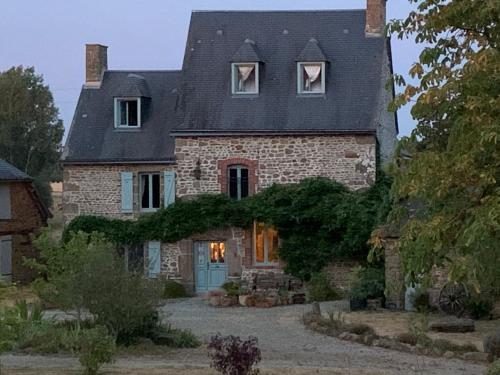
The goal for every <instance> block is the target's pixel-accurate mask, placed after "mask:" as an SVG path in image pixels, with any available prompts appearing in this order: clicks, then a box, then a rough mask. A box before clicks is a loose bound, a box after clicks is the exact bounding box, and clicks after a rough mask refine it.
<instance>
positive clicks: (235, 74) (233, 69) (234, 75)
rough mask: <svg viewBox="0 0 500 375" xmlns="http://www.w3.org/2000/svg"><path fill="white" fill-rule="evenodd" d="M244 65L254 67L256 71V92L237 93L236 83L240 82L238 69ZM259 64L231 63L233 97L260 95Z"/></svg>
mask: <svg viewBox="0 0 500 375" xmlns="http://www.w3.org/2000/svg"><path fill="white" fill-rule="evenodd" d="M242 65H253V66H254V71H255V91H237V90H236V82H237V80H238V67H239V66H242ZM259 86H260V81H259V63H258V62H247V63H231V92H232V93H233V95H258V94H259Z"/></svg>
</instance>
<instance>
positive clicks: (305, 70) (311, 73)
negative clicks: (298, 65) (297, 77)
mask: <svg viewBox="0 0 500 375" xmlns="http://www.w3.org/2000/svg"><path fill="white" fill-rule="evenodd" d="M301 72H302V91H305V92H322V80H323V71H322V69H321V65H318V64H308V65H302V70H301Z"/></svg>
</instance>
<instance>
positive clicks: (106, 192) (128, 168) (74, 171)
mask: <svg viewBox="0 0 500 375" xmlns="http://www.w3.org/2000/svg"><path fill="white" fill-rule="evenodd" d="M173 169H174V167H173V166H172V165H165V164H118V165H107V164H105V165H70V164H67V165H65V166H64V184H63V215H64V223H66V224H67V223H69V222H70V221H71V220H72V219H74V218H75V217H77V216H79V215H97V216H106V217H112V218H120V219H134V218H136V217H137V216H138V215H139V214H140V212H139V182H138V181H139V173H160V175H161V174H163V172H164V171H167V170H173ZM121 172H133V173H134V181H133V185H134V195H133V197H134V210H133V213H131V214H130V213H122V212H121ZM160 184H161V185H160V202H163V178H160Z"/></svg>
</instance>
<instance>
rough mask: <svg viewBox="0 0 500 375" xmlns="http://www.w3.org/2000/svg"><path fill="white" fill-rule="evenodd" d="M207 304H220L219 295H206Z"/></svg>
mask: <svg viewBox="0 0 500 375" xmlns="http://www.w3.org/2000/svg"><path fill="white" fill-rule="evenodd" d="M208 304H209V305H210V306H215V307H216V306H220V305H221V296H210V297H208Z"/></svg>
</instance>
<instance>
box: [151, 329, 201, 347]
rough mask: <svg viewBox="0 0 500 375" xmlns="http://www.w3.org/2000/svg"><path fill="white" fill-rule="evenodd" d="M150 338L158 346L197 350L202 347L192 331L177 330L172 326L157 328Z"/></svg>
mask: <svg viewBox="0 0 500 375" xmlns="http://www.w3.org/2000/svg"><path fill="white" fill-rule="evenodd" d="M150 338H151V340H152V341H153V342H154V343H155V344H156V345H165V346H169V347H171V348H197V347H198V346H200V345H201V343H200V341H199V340H198V338H197V337H196V336H195V335H194V334H193V333H192V332H191V331H189V330H187V329H185V330H184V329H175V328H172V327H171V326H170V325H165V326H164V325H162V326H159V327H157V329H156V330H155V332H153V334H152V335H151V336H150Z"/></svg>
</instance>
